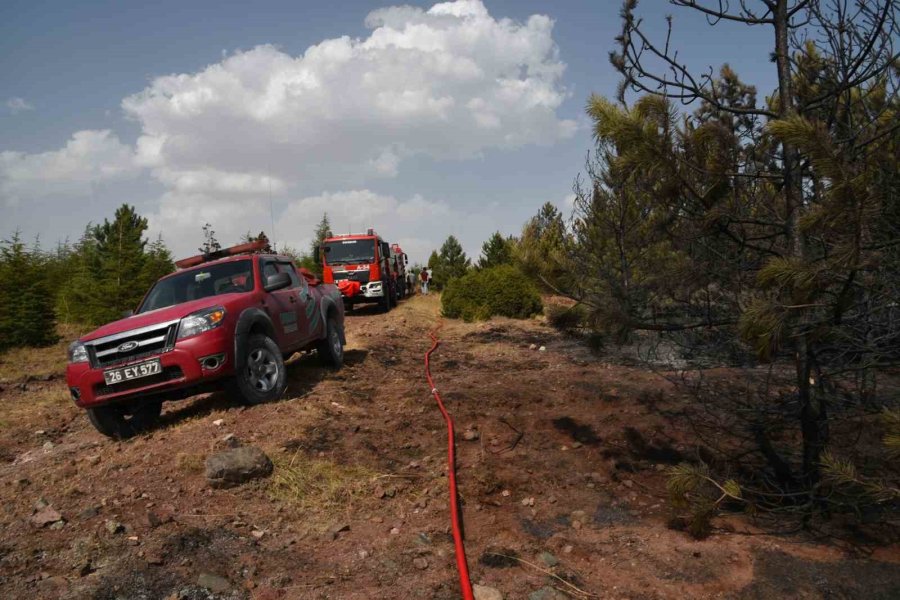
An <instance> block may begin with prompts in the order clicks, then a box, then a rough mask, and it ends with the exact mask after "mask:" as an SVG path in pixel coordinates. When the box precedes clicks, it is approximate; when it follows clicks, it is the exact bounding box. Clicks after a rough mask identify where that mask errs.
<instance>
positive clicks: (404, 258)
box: [403, 254, 409, 265]
mask: <svg viewBox="0 0 900 600" xmlns="http://www.w3.org/2000/svg"><path fill="white" fill-rule="evenodd" d="M403 264H404V265H408V264H409V256H407V255H406V254H404V255H403Z"/></svg>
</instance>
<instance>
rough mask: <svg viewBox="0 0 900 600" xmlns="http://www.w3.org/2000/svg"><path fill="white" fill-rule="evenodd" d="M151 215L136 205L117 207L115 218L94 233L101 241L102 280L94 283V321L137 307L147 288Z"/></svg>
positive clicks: (100, 266)
mask: <svg viewBox="0 0 900 600" xmlns="http://www.w3.org/2000/svg"><path fill="white" fill-rule="evenodd" d="M146 230H147V219H145V218H143V217H141V216H140V215H138V214H137V212H136V211H135V209H134V207H133V206H129V205H127V204H123V205H122V206H121V207H119V208H118V209H116V214H115V219H114V220H113V221H112V222H110V221H108V220H104V221H103V224H102V225H97V226H95V227H94V229H93V231H92V233H93V237H94V239H95V241H96V245H97V259H98V267H99V281H97V282H95V284H94V285H93V286H92V287H91V291H90V292H89V294H90V295H91V296H92V298H91V300H92V301H91V302H90V304H91V305H92V310H91V314H90V317H91V321H92V322H95V323H96V322H108V321H112V320H115V319H117V318H120V317H121V315H122V313H123V312H124V311H126V310H133V309H135V308H136V307H137V304H138V302H140V300H141V298H143V296H144V293H145V292H146V291H147V289H146V285H145V284H146V279H145V277H146V274H145V271H144V265H145V263H146V262H147V257H146V255H145V252H144V250H145V247H146V245H147V241H146V240H145V239H144V238H143V234H144V232H145V231H146Z"/></svg>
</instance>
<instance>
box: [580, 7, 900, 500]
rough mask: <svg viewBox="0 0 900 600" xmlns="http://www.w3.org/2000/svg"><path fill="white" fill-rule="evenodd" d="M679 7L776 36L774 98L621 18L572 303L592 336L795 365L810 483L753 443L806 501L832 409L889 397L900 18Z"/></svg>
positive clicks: (788, 398)
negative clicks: (605, 334)
mask: <svg viewBox="0 0 900 600" xmlns="http://www.w3.org/2000/svg"><path fill="white" fill-rule="evenodd" d="M672 4H673V5H674V6H676V7H679V8H683V9H685V10H686V11H688V12H695V13H699V14H700V15H702V16H703V17H705V18H706V19H707V21H708V23H709V24H710V26H717V25H719V24H720V23H728V22H731V23H738V24H743V25H746V26H752V27H763V28H768V29H769V31H770V32H771V35H772V47H773V51H772V55H771V57H772V61H773V68H774V69H775V70H776V74H777V81H778V89H777V90H775V92H774V93H773V94H771V95H770V96H769V97H767V98H766V99H765V100H760V99H759V98H758V97H757V93H756V90H755V89H754V88H753V87H751V86H749V85H747V84H745V83H743V82H741V81H740V79H739V78H738V76H737V74H736V73H734V72H733V71H732V70H731V69H730V68H728V66H727V65H725V66H723V67H722V68H721V69H720V70H719V71H718V72H717V71H714V70H713V69H712V68H710V69H709V70H707V71H704V72H694V71H692V70H691V69H690V68H689V67H688V66H686V65H685V64H684V63H683V62H682V61H681V60H680V59H679V57H678V53H677V51H676V50H675V49H674V48H673V47H672V45H671V39H670V36H669V35H667V36H666V38H665V39H663V40H653V39H650V37H649V36H648V35H646V34H645V31H644V29H643V27H642V25H643V21H642V20H641V19H640V18H639V17H638V16H637V14H636V11H637V2H635V1H633V0H629V1H627V2H625V5H624V8H623V10H622V22H623V28H622V32H621V34H620V36H619V37H618V38H617V41H618V43H619V48H618V50H617V51H616V52H614V53H612V54H611V57H610V58H611V62H612V64H613V65H614V66H615V67H616V68H617V70H618V71H619V72H620V73H621V74H622V76H623V81H622V84H621V86H620V95H619V103H618V104H616V103H613V102H610V101H608V100H605V99H603V98H599V97H592V98H591V100H590V102H589V104H588V113H589V114H590V116H591V117H592V118H593V120H594V124H595V135H596V139H597V141H598V154H597V155H596V157H595V158H596V160H595V161H592V162H591V167H590V169H589V175H590V177H589V181H588V182H577V184H576V192H577V201H576V218H575V222H574V226H575V232H576V241H575V248H574V249H573V251H572V252H571V256H572V259H573V261H574V264H573V265H572V268H573V269H576V270H578V272H579V273H583V274H584V276H583V277H581V278H580V281H579V283H578V285H577V286H576V287H573V289H572V295H573V296H576V297H577V298H579V299H580V300H581V301H583V302H584V303H585V304H587V305H588V306H590V307H592V308H593V312H594V314H595V317H596V320H597V322H601V323H610V322H613V323H616V324H617V326H619V327H620V328H622V329H625V330H630V331H634V330H654V331H683V332H684V331H704V332H718V335H720V336H721V335H725V336H732V337H733V338H734V339H740V340H742V341H743V342H745V343H746V344H747V345H748V346H750V347H752V348H753V349H754V350H755V351H756V354H757V355H758V356H759V357H760V358H761V359H763V360H764V361H771V362H773V363H778V364H782V363H783V362H784V361H785V360H789V361H790V363H791V370H792V372H793V374H792V376H791V377H790V378H789V379H788V380H786V381H781V382H780V383H779V384H778V385H777V386H774V387H770V388H769V391H770V392H771V391H772V389H777V394H775V396H778V398H780V399H781V401H782V406H783V409H782V410H781V411H780V413H778V417H779V418H781V417H790V416H791V415H792V414H793V415H796V417H797V421H795V422H796V423H797V424H798V427H799V430H800V434H801V439H802V448H801V451H800V456H799V457H797V463H799V464H798V467H799V469H798V472H797V473H794V472H793V471H792V469H793V467H791V466H790V465H791V463H792V462H793V461H792V458H793V457H791V456H788V457H787V458H785V457H784V456H782V454H781V453H780V452H778V451H776V449H775V448H774V447H773V445H772V444H771V442H770V439H769V436H768V433H767V431H766V428H765V423H766V421H767V419H764V418H759V419H757V421H758V422H757V429H756V431H755V432H754V435H753V436H752V437H754V438H755V439H754V443H755V444H756V452H757V454H758V455H761V456H764V457H765V458H766V461H767V463H768V467H769V468H770V469H771V470H772V471H773V472H776V471H777V472H778V473H780V475H779V477H780V478H781V479H782V480H792V483H793V484H794V485H796V486H801V487H803V488H804V489H807V490H811V489H814V488H815V486H816V485H817V484H818V482H819V480H820V477H821V468H820V465H821V463H822V460H821V458H822V454H823V452H824V450H825V448H826V446H828V444H829V439H830V431H829V426H830V423H831V422H832V421H831V420H830V419H829V410H830V407H832V406H834V405H838V404H839V405H841V406H844V405H846V404H847V403H850V404H853V405H854V406H862V407H866V408H867V409H869V410H880V409H881V407H882V405H884V404H885V403H886V402H889V401H891V396H892V394H891V393H889V392H885V393H879V388H878V386H879V374H883V373H885V371H886V370H887V369H890V368H891V367H894V366H896V365H897V364H898V363H900V350H898V349H900V320H898V317H900V313H898V304H897V298H898V292H900V219H898V206H900V200H898V198H900V193H898V192H900V178H898V166H900V164H898V158H897V157H898V155H900V135H898V133H900V114H898V112H900V111H898V109H900V104H898V95H897V87H898V81H900V63H898V55H897V53H896V51H895V48H894V44H895V41H896V40H897V39H898V22H897V17H898V14H897V12H898V11H897V3H896V2H894V1H893V0H880V1H873V2H855V3H851V2H846V1H843V0H834V1H833V2H826V1H824V0H822V1H816V0H798V1H796V2H788V0H760V1H759V2H756V3H751V2H749V1H746V0H743V1H741V2H739V3H728V2H725V1H724V0H721V1H718V2H707V3H703V2H700V1H696V0H672ZM668 24H669V33H670V34H671V31H672V27H673V20H672V19H671V18H668ZM635 94H636V95H637V98H636V99H635V96H634V95H635ZM627 99H634V101H633V103H632V105H631V106H629V105H628V104H627V103H626V100H627ZM720 339H721V337H720ZM753 405H754V406H758V404H756V403H754V404H753ZM754 418H755V417H754ZM773 420H774V417H773ZM751 429H752V427H749V426H748V431H750V430H751Z"/></svg>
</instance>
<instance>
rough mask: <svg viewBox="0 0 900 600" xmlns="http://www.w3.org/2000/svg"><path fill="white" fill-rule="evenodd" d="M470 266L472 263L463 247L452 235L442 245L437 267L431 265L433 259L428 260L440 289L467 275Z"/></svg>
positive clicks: (436, 284)
mask: <svg viewBox="0 0 900 600" xmlns="http://www.w3.org/2000/svg"><path fill="white" fill-rule="evenodd" d="M470 266H471V261H470V260H469V258H468V257H467V256H466V253H465V252H464V251H463V249H462V245H460V243H459V240H457V239H456V238H455V237H454V236H452V235H451V236H450V237H448V238H447V239H446V241H444V243H443V245H441V250H440V253H439V254H438V255H437V261H436V264H435V266H432V265H431V259H429V260H428V267H429V268H431V269H433V272H432V276H433V278H434V283H435V287H437V288H438V289H441V288H443V287H444V286H445V285H447V283H449V282H450V281H451V280H453V279H456V278H457V277H462V276H463V275H465V274H466V271H468V270H469V267H470Z"/></svg>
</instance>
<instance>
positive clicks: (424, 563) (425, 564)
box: [413, 556, 428, 571]
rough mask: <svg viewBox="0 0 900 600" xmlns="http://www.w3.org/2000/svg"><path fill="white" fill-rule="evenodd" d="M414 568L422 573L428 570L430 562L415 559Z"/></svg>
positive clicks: (420, 558)
mask: <svg viewBox="0 0 900 600" xmlns="http://www.w3.org/2000/svg"><path fill="white" fill-rule="evenodd" d="M413 566H414V567H415V568H417V569H419V570H420V571H424V570H425V569H427V568H428V561H427V560H425V559H424V558H422V557H421V556H420V557H419V558H414V559H413Z"/></svg>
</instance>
